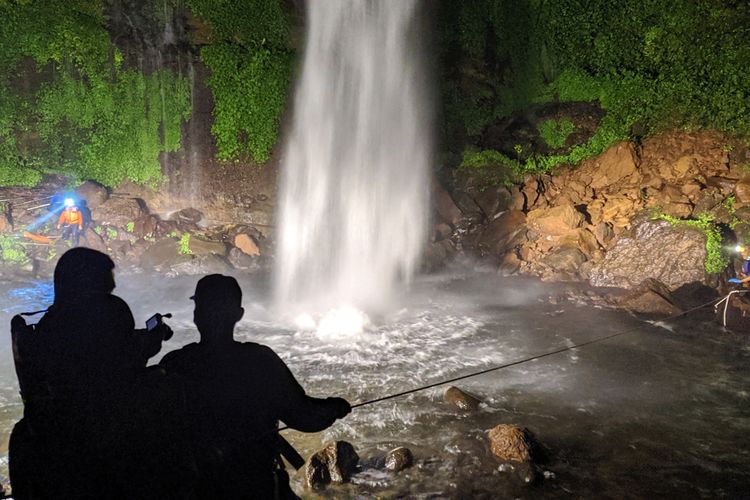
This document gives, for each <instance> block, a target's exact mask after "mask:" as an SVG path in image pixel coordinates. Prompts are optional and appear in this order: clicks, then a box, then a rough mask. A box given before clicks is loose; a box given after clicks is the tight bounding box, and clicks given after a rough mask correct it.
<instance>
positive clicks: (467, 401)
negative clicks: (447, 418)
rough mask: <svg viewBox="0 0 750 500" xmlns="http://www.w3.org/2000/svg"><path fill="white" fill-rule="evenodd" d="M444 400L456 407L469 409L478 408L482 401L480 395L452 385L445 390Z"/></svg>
mask: <svg viewBox="0 0 750 500" xmlns="http://www.w3.org/2000/svg"><path fill="white" fill-rule="evenodd" d="M443 400H444V401H445V402H446V403H449V404H452V405H453V406H455V407H456V408H460V409H461V410H469V411H474V410H477V409H478V408H479V405H480V404H481V402H482V400H481V399H479V398H478V397H476V396H474V395H472V394H469V393H468V392H464V391H462V390H461V389H459V388H458V387H452V386H451V387H449V388H448V390H447V391H445V395H444V396H443Z"/></svg>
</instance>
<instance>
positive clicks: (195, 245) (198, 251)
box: [188, 236, 227, 256]
mask: <svg viewBox="0 0 750 500" xmlns="http://www.w3.org/2000/svg"><path fill="white" fill-rule="evenodd" d="M188 248H190V252H192V254H193V255H198V256H200V255H208V254H216V255H224V254H226V253H227V247H226V245H225V244H224V242H223V241H214V240H207V239H204V238H198V237H196V236H191V237H190V239H189V240H188Z"/></svg>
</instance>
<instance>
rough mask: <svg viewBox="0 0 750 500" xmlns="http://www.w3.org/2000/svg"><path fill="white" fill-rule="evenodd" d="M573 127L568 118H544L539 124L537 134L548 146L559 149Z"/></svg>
mask: <svg viewBox="0 0 750 500" xmlns="http://www.w3.org/2000/svg"><path fill="white" fill-rule="evenodd" d="M575 129H576V126H575V125H574V124H573V122H571V121H570V120H566V119H562V120H545V121H543V122H542V123H541V124H540V125H539V135H540V136H541V137H542V139H543V140H544V142H545V143H546V144H547V145H548V146H549V147H551V148H555V149H559V148H561V147H563V146H565V141H566V140H567V138H568V136H569V135H570V134H572V133H573V132H574V131H575Z"/></svg>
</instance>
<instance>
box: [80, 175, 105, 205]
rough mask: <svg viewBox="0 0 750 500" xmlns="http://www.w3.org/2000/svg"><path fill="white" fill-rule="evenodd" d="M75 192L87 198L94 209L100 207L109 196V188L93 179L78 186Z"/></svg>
mask: <svg viewBox="0 0 750 500" xmlns="http://www.w3.org/2000/svg"><path fill="white" fill-rule="evenodd" d="M75 193H76V195H77V196H78V197H79V198H80V199H82V200H85V201H86V205H87V206H88V207H89V208H90V209H92V210H93V209H95V208H98V207H100V206H101V205H102V204H103V203H104V202H106V201H107V198H109V193H107V188H105V187H104V186H102V185H101V184H97V183H96V182H93V181H86V182H84V183H83V184H81V185H80V186H78V187H77V188H76V190H75Z"/></svg>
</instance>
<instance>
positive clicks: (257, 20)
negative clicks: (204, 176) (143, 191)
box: [188, 0, 293, 163]
mask: <svg viewBox="0 0 750 500" xmlns="http://www.w3.org/2000/svg"><path fill="white" fill-rule="evenodd" d="M188 3H189V5H190V7H191V8H192V9H193V10H194V11H195V12H196V13H197V14H198V16H200V17H201V18H203V19H204V20H206V21H207V22H208V23H209V25H210V26H211V30H212V32H211V44H210V45H208V46H206V47H204V48H203V49H201V60H202V61H203V62H204V63H205V64H206V65H207V66H208V67H209V68H210V69H211V76H210V77H209V79H208V80H207V84H208V86H209V88H210V89H211V91H212V92H213V96H214V124H213V127H212V128H211V131H212V132H213V134H214V136H215V137H216V144H217V146H218V157H219V158H220V159H223V160H230V159H238V158H240V157H243V156H249V157H250V158H251V159H253V160H254V161H256V162H259V163H263V162H265V161H266V160H268V157H269V154H270V152H271V148H273V146H274V144H276V141H277V140H278V134H279V120H280V118H281V113H282V112H283V109H284V103H285V101H286V93H287V88H288V86H289V80H290V76H291V69H292V61H293V57H292V55H293V54H292V52H291V50H289V48H288V47H287V41H288V37H289V22H290V20H289V17H288V14H287V13H286V12H285V11H284V9H283V8H282V5H281V4H282V3H281V2H280V1H271V2H269V1H267V0H248V1H246V2H227V1H223V0H188Z"/></svg>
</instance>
